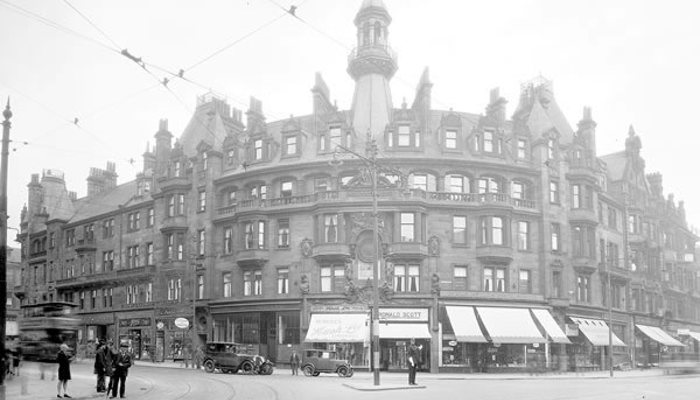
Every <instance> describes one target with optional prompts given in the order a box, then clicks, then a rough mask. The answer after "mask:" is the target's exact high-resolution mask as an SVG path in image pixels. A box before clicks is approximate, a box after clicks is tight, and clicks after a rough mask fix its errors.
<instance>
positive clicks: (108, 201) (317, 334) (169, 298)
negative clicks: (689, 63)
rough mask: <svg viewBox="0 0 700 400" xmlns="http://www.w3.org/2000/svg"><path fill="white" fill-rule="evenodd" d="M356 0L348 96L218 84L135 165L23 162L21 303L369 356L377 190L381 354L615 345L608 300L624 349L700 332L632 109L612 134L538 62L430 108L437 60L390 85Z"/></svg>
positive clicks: (85, 339)
mask: <svg viewBox="0 0 700 400" xmlns="http://www.w3.org/2000/svg"><path fill="white" fill-rule="evenodd" d="M354 22H355V25H356V26H357V47H356V48H355V49H354V50H353V51H352V52H351V54H350V56H349V62H348V73H349V74H350V76H351V77H352V78H353V79H354V80H355V82H356V90H355V95H354V100H353V105H352V108H351V109H350V110H340V109H338V108H337V106H336V105H334V104H333V103H332V102H331V101H330V91H329V88H328V86H327V84H326V83H325V82H324V80H323V78H322V77H321V76H320V74H317V75H316V78H315V82H314V85H313V88H312V113H311V114H310V115H306V116H300V117H290V118H289V119H285V120H280V121H272V122H267V121H266V117H265V114H264V112H263V107H262V103H261V102H260V101H259V100H257V99H251V101H250V107H249V109H248V110H247V111H246V113H245V114H246V115H245V123H244V121H243V115H242V112H241V111H239V110H236V109H232V108H231V107H230V106H229V105H228V104H227V103H226V102H225V101H224V100H222V99H219V98H216V97H215V96H212V95H204V96H202V97H201V98H199V99H198V105H197V108H196V111H195V113H194V115H193V116H192V119H191V121H190V123H189V124H188V125H187V127H186V128H185V129H184V131H183V133H182V135H181V136H180V137H179V139H177V140H175V141H173V135H172V133H171V132H170V131H169V127H168V124H167V120H162V121H160V125H159V129H158V131H157V132H156V133H155V147H154V149H153V150H151V149H150V148H148V149H147V151H146V152H145V153H144V155H143V171H142V172H141V173H139V174H138V175H137V176H136V179H134V180H131V181H129V182H127V183H122V184H117V173H116V170H115V168H114V164H111V163H108V164H107V167H106V168H105V169H99V168H93V169H91V170H90V175H89V177H88V178H87V181H88V190H87V193H88V195H87V196H86V197H83V198H79V199H78V198H76V196H75V194H74V193H71V192H68V191H67V189H66V187H65V183H64V181H63V176H62V174H61V173H60V172H58V171H55V170H44V172H43V174H42V175H41V176H39V175H38V174H35V175H32V178H31V181H30V183H29V185H28V193H29V195H28V203H27V206H26V208H25V209H24V210H23V211H22V227H21V228H22V229H21V233H20V235H19V240H20V241H21V243H22V249H23V251H22V284H21V286H20V287H19V288H18V292H19V294H20V295H21V296H23V297H22V301H23V302H24V304H31V303H35V302H40V301H51V300H58V299H63V300H70V301H74V302H75V303H77V304H78V309H79V315H81V316H82V318H83V321H84V326H83V329H82V332H81V333H80V335H79V338H80V340H81V343H82V344H83V345H85V346H88V344H89V343H90V342H91V341H94V340H95V339H96V338H100V337H105V336H107V337H114V338H117V337H118V338H123V339H130V340H131V341H132V345H133V346H134V348H135V349H136V351H137V353H138V354H139V357H144V356H151V357H154V358H155V359H156V360H165V359H173V358H178V357H180V356H181V353H182V349H183V347H186V346H187V345H188V343H190V342H191V340H193V339H194V340H196V341H197V342H198V343H201V342H203V341H211V340H224V341H235V342H238V343H243V344H245V345H247V346H249V347H250V351H253V352H257V353H261V354H265V355H268V356H270V357H272V358H274V359H277V360H280V361H284V360H287V359H289V352H290V351H291V349H292V348H301V347H304V346H308V347H311V346H313V347H318V348H326V349H331V350H335V351H337V352H339V353H340V354H341V355H342V356H343V357H346V358H348V359H350V360H351V361H352V362H353V364H354V365H357V366H359V367H367V366H369V363H370V357H369V343H368V332H369V322H368V315H369V308H370V305H371V303H372V302H371V297H372V290H371V283H372V268H373V265H374V263H375V261H376V255H375V243H374V239H373V236H374V229H375V228H374V226H375V214H374V208H373V200H374V199H375V197H374V196H376V201H377V212H376V218H377V226H378V236H379V241H380V243H379V244H378V248H379V255H380V258H379V260H380V263H379V275H380V277H379V282H378V285H379V293H380V306H379V307H380V309H379V314H380V321H379V324H378V325H375V326H377V327H378V329H379V334H380V338H381V341H380V343H381V346H380V365H379V367H381V368H386V369H401V368H405V367H406V358H405V349H406V345H407V342H408V340H410V339H411V338H414V339H416V340H417V342H418V343H419V344H420V345H422V354H423V358H424V359H423V368H425V369H427V370H430V371H433V372H437V371H440V370H451V371H457V370H459V371H476V370H484V369H487V370H522V369H533V368H561V369H564V368H578V369H580V368H605V367H606V365H607V362H608V361H607V358H606V356H605V355H606V352H607V350H606V347H605V344H607V333H605V332H607V329H608V324H609V322H610V321H611V322H612V330H613V332H614V338H615V339H616V341H615V343H616V346H615V347H614V358H613V359H614V363H615V364H617V365H622V366H624V365H631V366H636V365H645V364H654V363H657V362H658V361H659V357H660V356H662V355H663V354H662V353H664V354H665V353H667V352H674V351H683V352H691V353H695V354H697V353H698V343H697V342H696V339H693V336H692V335H693V334H695V333H696V332H700V286H699V285H700V279H699V276H700V275H698V266H697V263H696V261H695V255H694V254H695V250H694V249H695V243H696V241H697V236H696V235H695V234H693V233H692V232H691V231H690V230H689V229H688V226H687V222H686V220H685V211H684V204H683V202H678V203H676V201H675V200H674V199H673V195H666V194H665V193H664V192H663V187H662V176H661V174H658V173H655V174H647V172H646V171H645V166H644V160H643V158H642V156H641V140H640V138H639V136H638V135H637V134H636V133H635V132H634V130H633V129H632V128H630V132H629V137H628V138H627V141H626V144H625V149H624V151H621V152H619V153H615V154H611V155H605V156H598V155H597V154H596V145H595V130H596V122H595V121H594V120H593V116H592V112H591V109H590V108H584V110H583V113H582V116H581V118H580V121H579V122H578V124H577V125H576V126H575V127H572V126H571V125H570V124H569V122H568V121H567V119H566V118H565V116H564V115H563V113H562V111H561V110H560V108H559V106H558V105H557V102H556V99H555V97H554V93H553V88H552V85H551V82H549V81H546V80H544V79H536V80H533V81H530V82H527V83H525V84H523V85H522V87H521V93H520V98H519V99H518V100H517V104H516V107H515V111H514V113H513V115H512V116H511V118H507V117H506V103H507V101H506V99H504V98H503V97H501V96H500V95H499V91H498V90H497V89H494V90H493V91H492V92H491V93H490V97H489V99H488V102H486V108H485V112H483V113H468V112H459V111H453V110H440V109H435V108H433V106H432V103H431V91H432V82H431V81H430V77H429V73H428V70H427V69H426V70H425V71H424V73H423V74H422V76H421V77H420V79H419V81H418V85H417V88H416V93H415V98H414V100H413V103H412V104H411V105H409V104H407V103H405V102H404V104H401V105H400V106H399V107H394V106H393V105H392V97H391V92H390V81H391V78H392V76H393V74H394V73H395V71H396V70H397V68H398V65H397V62H396V55H395V54H394V52H393V51H392V50H391V48H390V47H389V40H388V32H389V25H390V23H391V17H390V15H389V13H388V11H387V9H386V7H385V6H384V4H383V3H382V1H381V0H365V1H364V2H363V4H362V6H361V8H360V10H359V12H358V13H357V15H356V17H355V20H354ZM373 172H376V173H377V180H376V186H377V189H376V191H373V189H372V177H373ZM608 284H609V285H608ZM609 309H611V312H609ZM176 318H187V319H188V320H189V321H190V323H192V322H194V329H195V332H194V333H196V335H195V334H193V332H192V331H191V330H188V329H182V328H179V327H177V326H176V325H175V322H174V321H175V319H176ZM193 320H194V321H193ZM640 326H642V328H640ZM649 327H651V328H655V329H656V330H652V331H653V332H656V333H655V334H651V333H649V332H651V331H650V330H649V329H648V328H649ZM657 330H661V331H662V333H658V331H657ZM602 333H605V335H604V337H605V338H606V341H605V343H602V342H601V339H600V337H601V334H602ZM663 334H666V336H668V337H666V336H663ZM655 335H656V336H655ZM671 336H674V337H675V338H674V337H671ZM698 337H700V335H699V336H698ZM669 338H670V339H669ZM676 339H679V340H680V341H682V342H683V344H685V345H686V346H685V347H675V346H674V345H675V344H677V343H678V342H675V340H676ZM671 340H673V341H671ZM678 349H682V350H678Z"/></svg>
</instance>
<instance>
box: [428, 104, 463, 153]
mask: <svg viewBox="0 0 700 400" xmlns="http://www.w3.org/2000/svg"><path fill="white" fill-rule="evenodd" d="M435 135H437V142H438V143H439V144H440V148H441V149H442V151H447V152H462V151H463V150H464V148H465V143H466V142H467V140H466V137H465V135H466V132H464V127H463V125H462V118H461V117H460V115H459V114H457V113H456V112H453V111H452V109H450V111H448V112H447V113H445V114H443V115H442V117H441V118H440V125H439V127H438V129H437V130H436V131H435Z"/></svg>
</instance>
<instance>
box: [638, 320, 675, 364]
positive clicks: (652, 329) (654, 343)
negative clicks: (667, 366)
mask: <svg viewBox="0 0 700 400" xmlns="http://www.w3.org/2000/svg"><path fill="white" fill-rule="evenodd" d="M635 327H636V330H635V334H636V343H637V353H636V354H637V366H639V367H640V368H649V367H657V366H659V363H660V362H661V360H662V358H664V356H666V355H667V354H670V353H673V352H676V351H678V350H680V349H682V348H683V347H685V345H684V344H683V343H681V342H680V341H678V340H676V339H674V338H673V337H672V336H671V335H669V334H668V333H666V331H664V330H663V329H661V328H660V327H657V326H650V325H642V324H636V326H635Z"/></svg>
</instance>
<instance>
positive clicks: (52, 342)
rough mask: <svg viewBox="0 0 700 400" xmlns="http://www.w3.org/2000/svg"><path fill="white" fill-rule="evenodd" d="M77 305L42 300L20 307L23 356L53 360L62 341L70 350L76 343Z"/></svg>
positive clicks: (20, 335)
mask: <svg viewBox="0 0 700 400" xmlns="http://www.w3.org/2000/svg"><path fill="white" fill-rule="evenodd" d="M75 308H76V305H75V304H74V303H69V302H62V301H56V302H43V303H37V304H28V305H24V306H22V307H21V317H20V321H19V339H20V347H21V350H22V358H24V359H25V360H32V361H47V362H53V361H56V355H57V354H58V349H59V346H60V345H61V344H62V343H65V344H67V345H68V347H69V348H70V351H71V352H75V351H76V347H77V344H78V327H79V326H80V324H81V321H80V318H78V317H76V316H75V315H74V310H75Z"/></svg>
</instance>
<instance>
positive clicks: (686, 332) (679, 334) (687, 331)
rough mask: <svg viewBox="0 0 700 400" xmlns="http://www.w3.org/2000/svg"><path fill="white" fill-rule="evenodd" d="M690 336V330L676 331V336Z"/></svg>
mask: <svg viewBox="0 0 700 400" xmlns="http://www.w3.org/2000/svg"><path fill="white" fill-rule="evenodd" d="M681 335H690V329H678V336H681Z"/></svg>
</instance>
